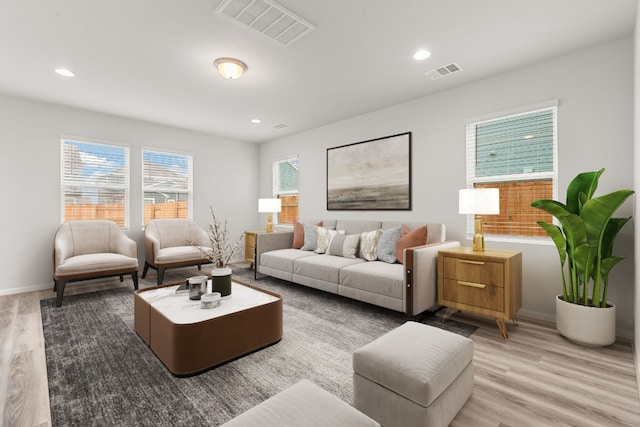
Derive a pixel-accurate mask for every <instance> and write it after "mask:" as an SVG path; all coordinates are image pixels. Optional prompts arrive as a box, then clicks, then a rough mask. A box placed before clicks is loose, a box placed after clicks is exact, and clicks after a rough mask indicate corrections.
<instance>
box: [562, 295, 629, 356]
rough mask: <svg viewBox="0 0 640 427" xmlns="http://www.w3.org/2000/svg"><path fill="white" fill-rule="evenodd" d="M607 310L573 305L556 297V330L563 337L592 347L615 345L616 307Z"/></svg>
mask: <svg viewBox="0 0 640 427" xmlns="http://www.w3.org/2000/svg"><path fill="white" fill-rule="evenodd" d="M607 305H608V306H607V308H597V307H586V306H584V305H580V304H572V303H570V302H566V301H564V300H563V299H562V295H558V296H556V329H557V330H558V332H559V333H560V335H562V336H563V337H565V338H567V339H569V340H571V341H574V342H576V343H577V344H582V345H585V346H590V347H601V346H605V345H610V344H613V343H614V342H615V340H616V306H615V305H614V304H611V303H609V302H607Z"/></svg>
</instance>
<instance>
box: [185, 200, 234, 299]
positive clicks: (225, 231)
mask: <svg viewBox="0 0 640 427" xmlns="http://www.w3.org/2000/svg"><path fill="white" fill-rule="evenodd" d="M209 211H210V212H211V218H212V221H211V223H210V224H209V228H208V229H207V235H208V237H209V247H203V246H199V245H195V244H193V243H192V245H193V246H195V247H196V248H198V250H200V252H202V254H203V255H204V256H206V257H207V258H208V259H209V261H211V262H212V263H213V266H214V269H213V271H212V272H211V277H212V287H211V291H212V292H220V293H221V295H222V296H227V295H230V294H231V268H229V267H228V264H229V262H230V261H232V260H233V258H234V257H235V256H236V255H237V253H238V251H239V250H240V244H241V243H242V239H243V238H244V233H242V234H241V235H240V237H239V238H238V239H237V240H235V243H234V242H233V241H232V240H231V231H230V229H229V223H228V222H227V220H224V221H221V220H220V219H218V217H217V216H216V214H215V212H214V211H213V206H209Z"/></svg>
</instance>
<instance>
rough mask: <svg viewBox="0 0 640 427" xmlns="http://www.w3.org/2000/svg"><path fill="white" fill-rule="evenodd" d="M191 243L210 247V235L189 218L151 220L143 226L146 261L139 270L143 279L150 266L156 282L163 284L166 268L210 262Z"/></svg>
mask: <svg viewBox="0 0 640 427" xmlns="http://www.w3.org/2000/svg"><path fill="white" fill-rule="evenodd" d="M193 245H197V246H202V247H203V248H204V247H209V236H208V235H207V232H206V231H204V230H203V229H202V227H200V226H199V225H198V224H197V223H196V222H195V221H193V220H191V219H186V218H185V219H179V218H166V219H153V220H151V221H149V222H148V223H147V226H146V227H145V229H144V254H145V262H144V269H143V270H142V278H143V279H144V278H145V277H146V275H147V271H149V267H151V268H153V269H154V270H158V280H157V283H158V285H161V284H162V281H163V279H164V272H165V270H166V269H167V268H175V267H187V266H192V265H197V266H198V270H200V269H201V268H202V265H203V264H211V261H210V260H209V259H208V258H207V257H206V256H204V255H203V253H202V252H201V251H200V250H198V248H196V247H194V246H193Z"/></svg>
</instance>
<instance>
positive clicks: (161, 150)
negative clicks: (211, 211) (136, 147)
mask: <svg viewBox="0 0 640 427" xmlns="http://www.w3.org/2000/svg"><path fill="white" fill-rule="evenodd" d="M145 152H151V153H157V154H160V155H174V156H184V157H186V160H187V187H188V188H187V189H186V190H182V189H175V188H171V189H167V190H169V191H170V192H172V193H182V194H187V218H188V219H193V154H192V153H188V152H181V151H176V150H168V149H166V148H156V147H142V148H141V149H140V189H141V194H140V201H141V203H142V207H141V215H142V218H141V221H142V229H143V230H144V228H145V227H146V225H147V224H146V223H145V192H146V191H153V190H154V189H156V190H157V189H158V187H145V175H144V170H145V169H144V163H145V160H144V154H145ZM152 219H153V218H152Z"/></svg>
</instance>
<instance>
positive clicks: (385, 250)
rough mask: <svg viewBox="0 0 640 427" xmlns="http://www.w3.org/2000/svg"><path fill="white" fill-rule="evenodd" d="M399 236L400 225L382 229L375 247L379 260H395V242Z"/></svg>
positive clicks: (400, 231)
mask: <svg viewBox="0 0 640 427" xmlns="http://www.w3.org/2000/svg"><path fill="white" fill-rule="evenodd" d="M400 237H402V227H400V226H398V227H393V228H389V229H386V230H382V233H381V234H380V237H379V238H378V248H377V256H378V259H379V260H380V261H384V262H388V263H394V262H396V244H397V243H398V239H400Z"/></svg>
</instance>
